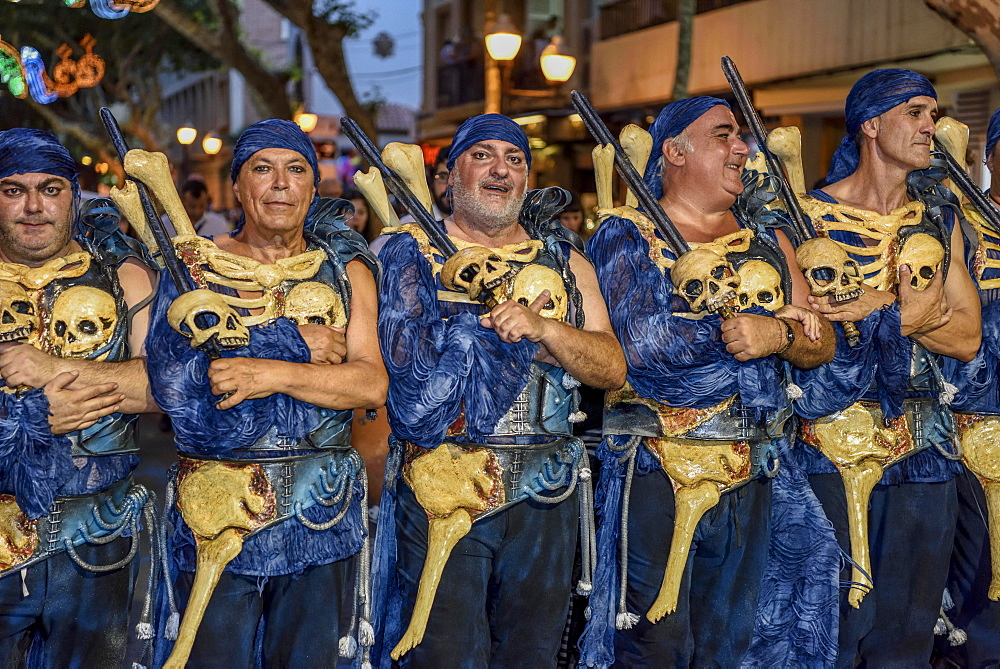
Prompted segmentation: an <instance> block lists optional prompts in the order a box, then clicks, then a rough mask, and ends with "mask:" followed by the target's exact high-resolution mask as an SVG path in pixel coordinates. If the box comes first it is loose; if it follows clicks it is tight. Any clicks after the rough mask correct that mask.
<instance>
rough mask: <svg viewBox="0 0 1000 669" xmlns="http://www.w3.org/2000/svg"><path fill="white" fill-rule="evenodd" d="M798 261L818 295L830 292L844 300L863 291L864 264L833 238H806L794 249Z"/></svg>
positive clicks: (838, 299)
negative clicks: (862, 272) (859, 262)
mask: <svg viewBox="0 0 1000 669" xmlns="http://www.w3.org/2000/svg"><path fill="white" fill-rule="evenodd" d="M795 261H796V263H798V266H799V270H801V271H802V274H803V275H804V276H805V278H806V282H807V283H808V284H809V289H810V291H811V292H812V294H813V295H815V296H816V297H823V296H825V295H830V296H832V297H833V299H834V301H836V302H845V301H847V300H851V299H854V298H855V297H860V296H861V293H863V292H864V291H863V290H862V288H861V282H862V280H863V279H864V276H863V275H862V274H861V265H860V264H858V261H857V260H855V259H853V258H851V257H850V256H849V255H847V251H845V250H844V249H843V247H841V246H840V244H838V243H837V242H835V241H833V240H832V239H828V238H827V237H815V238H813V239H807V240H806V241H805V242H803V243H802V244H800V245H799V247H798V248H797V249H795Z"/></svg>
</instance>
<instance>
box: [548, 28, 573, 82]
mask: <svg viewBox="0 0 1000 669" xmlns="http://www.w3.org/2000/svg"><path fill="white" fill-rule="evenodd" d="M539 61H540V64H541V66H542V74H544V75H545V78H546V79H548V80H549V81H553V82H556V83H560V84H561V83H563V82H564V81H567V80H569V78H570V77H572V76H573V70H575V69H576V58H574V57H573V56H570V55H569V54H567V53H566V48H565V46H564V45H563V39H562V37H560V36H559V35H553V37H552V41H551V42H549V44H548V46H546V47H545V48H544V49H542V56H541V58H539Z"/></svg>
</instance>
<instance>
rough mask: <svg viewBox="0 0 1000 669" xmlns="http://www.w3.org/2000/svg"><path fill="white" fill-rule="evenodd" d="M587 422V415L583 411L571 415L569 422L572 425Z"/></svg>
mask: <svg viewBox="0 0 1000 669" xmlns="http://www.w3.org/2000/svg"><path fill="white" fill-rule="evenodd" d="M585 420H587V414H585V413H584V412H582V411H574V412H573V413H571V414H570V415H569V422H571V423H582V422H583V421H585Z"/></svg>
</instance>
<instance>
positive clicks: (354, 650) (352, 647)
mask: <svg viewBox="0 0 1000 669" xmlns="http://www.w3.org/2000/svg"><path fill="white" fill-rule="evenodd" d="M338 646H339V648H338V650H339V651H340V656H341V657H346V658H347V659H351V660H353V659H354V658H355V657H357V656H358V641H357V639H355V638H354V637H352V636H342V637H340V643H339V644H338Z"/></svg>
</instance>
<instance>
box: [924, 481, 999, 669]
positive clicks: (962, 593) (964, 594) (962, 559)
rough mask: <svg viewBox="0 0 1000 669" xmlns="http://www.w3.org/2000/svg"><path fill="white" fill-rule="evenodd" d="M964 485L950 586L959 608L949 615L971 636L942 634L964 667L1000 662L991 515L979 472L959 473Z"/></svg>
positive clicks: (940, 645)
mask: <svg viewBox="0 0 1000 669" xmlns="http://www.w3.org/2000/svg"><path fill="white" fill-rule="evenodd" d="M955 483H956V485H957V487H958V526H957V528H956V530H955V548H954V549H953V551H952V554H951V569H950V571H949V573H948V591H949V592H950V593H951V596H952V599H953V600H955V608H954V609H952V610H951V611H948V617H949V618H951V621H952V622H953V623H954V624H955V626H956V627H959V628H961V629H963V630H965V631H966V633H967V634H968V635H969V640H968V641H966V642H965V643H964V644H961V645H959V646H951V645H950V644H949V643H948V642H947V641H944V637H939V641H938V649H939V650H943V654H945V655H947V657H948V658H949V659H951V660H952V661H954V662H955V663H956V664H958V665H959V666H961V667H970V668H975V669H980V668H983V667H1000V602H993V601H990V599H989V598H988V597H987V592H988V591H989V587H990V581H991V580H992V564H993V561H992V558H991V556H990V539H989V533H988V527H987V525H986V519H987V518H988V514H987V511H986V497H985V495H984V494H983V486H982V485H981V484H980V483H979V479H978V478H976V476H975V474H973V473H972V472H969V471H966V472H965V473H964V474H963V475H962V476H959V477H957V478H956V479H955Z"/></svg>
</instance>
